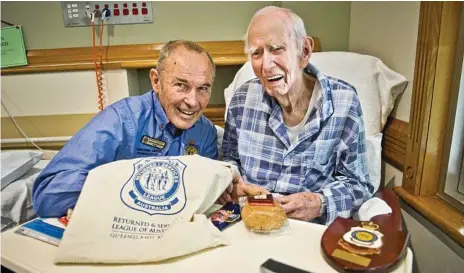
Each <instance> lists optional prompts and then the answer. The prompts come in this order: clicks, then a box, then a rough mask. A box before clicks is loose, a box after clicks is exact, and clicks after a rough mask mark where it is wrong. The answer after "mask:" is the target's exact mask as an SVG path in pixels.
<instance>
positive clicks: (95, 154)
mask: <svg viewBox="0 0 464 273" xmlns="http://www.w3.org/2000/svg"><path fill="white" fill-rule="evenodd" d="M121 127H122V126H121V122H120V119H119V116H118V114H117V113H116V111H115V110H114V109H113V108H111V107H108V108H106V109H105V110H103V111H102V112H100V113H99V114H98V115H97V116H96V117H94V118H93V119H92V120H91V121H90V122H89V123H88V124H87V125H86V126H85V127H84V128H82V129H81V130H80V131H79V132H77V133H76V134H75V135H74V136H73V137H72V138H71V139H70V140H69V141H68V143H66V145H65V146H64V147H63V148H62V149H61V151H60V152H59V153H58V154H57V155H56V156H55V157H54V158H53V160H52V161H51V162H50V163H49V164H48V165H47V167H46V168H45V169H44V170H43V171H42V173H41V174H40V175H39V177H37V179H36V181H35V182H34V186H33V192H32V194H33V195H32V197H33V206H34V211H35V213H36V214H37V215H39V216H40V217H59V216H63V215H65V214H66V211H67V210H68V209H69V208H73V207H74V206H75V205H76V202H77V199H78V197H79V194H80V192H81V190H82V187H83V185H84V182H85V179H86V178H87V174H88V172H89V171H90V170H92V169H93V168H95V167H97V166H100V165H102V164H105V163H109V162H112V161H114V160H115V158H116V156H117V154H118V153H121V152H122V151H121V149H123V148H125V147H126V146H125V143H124V133H123V132H122V128H121Z"/></svg>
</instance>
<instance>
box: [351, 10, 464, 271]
mask: <svg viewBox="0 0 464 273" xmlns="http://www.w3.org/2000/svg"><path fill="white" fill-rule="evenodd" d="M419 12H420V3H419V2H352V3H351V23H350V42H349V49H350V51H353V52H358V53H362V54H369V55H373V56H376V57H378V58H380V59H381V60H382V61H383V62H384V63H385V64H386V65H387V66H389V67H390V68H391V69H393V70H395V71H397V72H398V73H401V74H403V75H404V76H405V77H406V78H407V79H408V80H409V84H408V87H407V88H406V90H405V92H404V94H403V96H402V97H400V99H399V101H398V103H397V106H396V111H395V112H393V113H392V115H391V116H393V117H395V118H397V119H401V120H404V121H409V113H410V110H411V95H412V83H413V78H414V67H415V57H416V42H417V34H418V33H417V32H418V23H419ZM383 179H384V180H383V181H385V183H389V182H390V184H389V185H388V186H400V185H401V184H402V180H403V173H402V172H401V171H400V170H398V169H396V168H394V167H392V166H390V165H388V164H384V177H383ZM402 207H403V208H405V209H406V208H407V210H403V211H402V213H403V217H404V220H405V223H406V226H407V228H408V230H409V232H410V233H411V244H412V247H413V251H414V259H415V262H416V263H415V265H416V267H415V268H414V270H415V271H414V272H421V273H435V272H462V268H464V260H463V259H462V257H463V256H464V254H463V252H464V251H463V248H462V247H459V246H457V247H450V246H455V245H457V244H455V243H454V244H453V241H451V239H450V238H449V237H447V236H446V235H444V234H441V235H437V233H439V232H437V231H436V230H438V229H437V228H434V226H433V225H432V224H431V223H430V222H428V221H427V220H426V219H424V218H423V217H422V216H420V215H419V214H418V213H417V212H415V211H414V210H413V209H411V208H409V206H407V205H406V204H403V206H402ZM434 229H435V230H434ZM456 249H457V250H456ZM453 250H454V251H453ZM456 253H459V254H456Z"/></svg>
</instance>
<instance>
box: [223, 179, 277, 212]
mask: <svg viewBox="0 0 464 273" xmlns="http://www.w3.org/2000/svg"><path fill="white" fill-rule="evenodd" d="M268 193H270V192H269V191H268V190H266V189H265V188H262V187H260V186H258V185H253V184H249V183H247V182H245V181H243V178H242V177H241V176H240V174H239V173H236V172H234V173H233V179H232V183H231V184H230V185H229V187H227V189H226V190H225V191H224V193H223V194H222V195H221V196H220V197H219V198H218V200H217V201H216V203H219V204H221V205H224V204H225V203H227V202H232V201H237V200H238V198H239V197H242V196H255V195H260V194H268Z"/></svg>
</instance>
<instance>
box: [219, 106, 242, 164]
mask: <svg viewBox="0 0 464 273" xmlns="http://www.w3.org/2000/svg"><path fill="white" fill-rule="evenodd" d="M231 103H232V104H233V103H234V102H233V101H232V102H231ZM237 140H238V134H237V127H236V124H235V117H234V114H233V113H232V110H231V109H230V107H229V110H228V111H227V120H226V123H225V129H224V137H223V139H222V153H223V157H224V158H223V161H225V162H228V163H231V164H232V165H234V166H235V167H236V168H237V171H238V170H239V168H240V158H239V155H238V143H237Z"/></svg>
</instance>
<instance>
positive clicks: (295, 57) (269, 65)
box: [248, 14, 309, 97]
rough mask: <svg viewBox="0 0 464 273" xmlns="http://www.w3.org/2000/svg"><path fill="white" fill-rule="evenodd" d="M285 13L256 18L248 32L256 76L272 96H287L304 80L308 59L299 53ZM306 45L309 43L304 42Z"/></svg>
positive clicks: (251, 58)
mask: <svg viewBox="0 0 464 273" xmlns="http://www.w3.org/2000/svg"><path fill="white" fill-rule="evenodd" d="M291 31H292V30H291V26H290V24H289V23H288V19H287V18H286V17H285V15H284V14H274V16H271V15H262V16H258V17H256V18H254V19H253V21H252V23H251V25H250V27H249V31H248V44H249V54H250V60H251V64H252V67H253V71H254V73H255V75H256V76H257V77H258V78H259V80H260V81H261V84H262V85H263V86H264V88H265V90H266V92H267V93H268V94H269V95H270V96H273V97H276V96H285V95H287V94H288V93H289V91H290V90H291V89H292V88H293V87H294V86H295V85H296V83H298V82H299V81H301V79H302V72H301V71H302V68H304V67H305V66H306V64H307V62H308V60H309V56H308V54H300V53H299V52H298V50H297V46H296V41H295V39H294V38H293V35H292V32H291ZM305 46H307V42H306V41H305Z"/></svg>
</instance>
